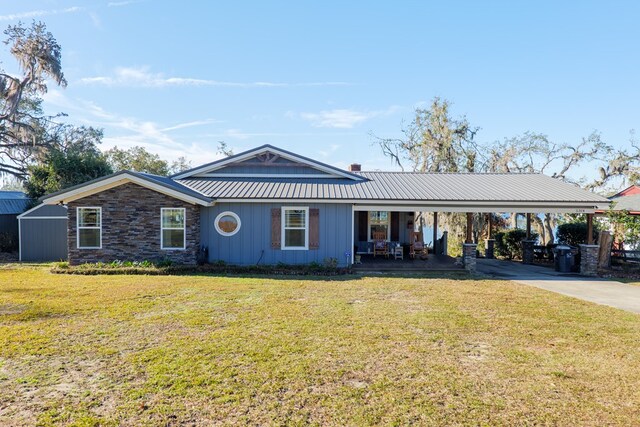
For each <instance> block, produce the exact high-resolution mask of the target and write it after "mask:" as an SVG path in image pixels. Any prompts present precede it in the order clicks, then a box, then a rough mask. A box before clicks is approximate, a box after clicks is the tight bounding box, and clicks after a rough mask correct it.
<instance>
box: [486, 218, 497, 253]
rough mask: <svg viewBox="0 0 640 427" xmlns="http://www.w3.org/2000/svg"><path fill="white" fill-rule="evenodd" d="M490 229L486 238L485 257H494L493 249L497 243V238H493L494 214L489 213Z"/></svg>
mask: <svg viewBox="0 0 640 427" xmlns="http://www.w3.org/2000/svg"><path fill="white" fill-rule="evenodd" d="M487 222H488V229H487V239H486V240H485V242H484V243H485V245H484V257H485V258H487V259H493V251H494V247H495V245H496V241H495V239H492V236H493V234H492V233H491V231H492V230H491V229H492V228H493V215H492V214H491V213H489V220H488V221H487Z"/></svg>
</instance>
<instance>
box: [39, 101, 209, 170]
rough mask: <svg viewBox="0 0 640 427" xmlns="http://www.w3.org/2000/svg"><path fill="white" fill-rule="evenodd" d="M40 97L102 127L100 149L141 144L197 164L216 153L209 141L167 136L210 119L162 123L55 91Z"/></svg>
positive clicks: (83, 121) (155, 151)
mask: <svg viewBox="0 0 640 427" xmlns="http://www.w3.org/2000/svg"><path fill="white" fill-rule="evenodd" d="M44 100H45V102H46V103H48V104H51V105H53V106H56V107H59V108H62V109H64V110H66V111H67V112H69V113H72V116H73V117H75V118H76V119H77V120H78V121H79V122H81V123H83V124H87V125H90V126H96V127H103V128H105V137H104V138H103V143H102V147H101V148H102V149H109V148H112V147H114V146H116V145H117V146H118V147H121V148H130V147H133V146H141V147H144V148H146V149H148V150H149V151H151V152H154V153H158V154H160V155H161V156H162V157H163V158H167V159H169V160H175V159H177V158H178V157H181V156H186V157H187V158H188V159H191V160H194V161H196V162H198V163H201V162H206V161H211V160H214V159H215V158H217V156H218V155H217V154H216V150H215V147H211V146H209V145H211V144H205V143H202V144H200V143H194V142H191V141H190V142H188V143H185V142H183V141H181V140H179V139H177V138H175V137H174V136H172V135H170V132H171V131H173V130H177V129H184V128H188V127H191V126H204V125H206V124H209V123H215V122H216V120H214V119H204V120H192V121H188V122H184V123H178V124H174V125H171V126H163V125H161V124H159V123H156V122H153V121H149V120H141V119H138V118H135V117H126V116H122V115H119V114H116V113H113V112H111V111H107V110H105V109H104V108H102V107H101V106H99V105H98V104H96V103H95V102H92V101H87V100H82V99H70V98H68V97H67V96H65V95H64V94H63V93H62V92H61V91H58V90H51V91H49V92H48V93H46V94H45V95H44ZM212 144H213V143H212Z"/></svg>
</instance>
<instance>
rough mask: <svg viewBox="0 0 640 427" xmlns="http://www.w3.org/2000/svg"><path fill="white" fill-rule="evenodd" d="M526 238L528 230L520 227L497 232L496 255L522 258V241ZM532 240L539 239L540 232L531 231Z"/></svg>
mask: <svg viewBox="0 0 640 427" xmlns="http://www.w3.org/2000/svg"><path fill="white" fill-rule="evenodd" d="M526 238H527V232H526V231H524V230H520V229H519V228H515V229H513V230H506V231H499V232H497V233H496V234H495V239H496V244H495V253H496V255H497V256H499V257H503V258H507V259H519V258H522V241H523V240H525V239H526ZM531 240H538V234H536V233H531Z"/></svg>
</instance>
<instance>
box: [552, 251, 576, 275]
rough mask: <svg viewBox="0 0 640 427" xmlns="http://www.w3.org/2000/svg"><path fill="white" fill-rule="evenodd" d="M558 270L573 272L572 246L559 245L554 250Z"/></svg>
mask: <svg viewBox="0 0 640 427" xmlns="http://www.w3.org/2000/svg"><path fill="white" fill-rule="evenodd" d="M553 252H554V261H555V267H556V271H559V272H560V273H571V266H572V265H573V254H572V253H571V247H569V246H566V245H558V246H556V247H555V249H554V250H553Z"/></svg>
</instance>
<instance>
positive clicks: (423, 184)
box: [178, 172, 609, 204]
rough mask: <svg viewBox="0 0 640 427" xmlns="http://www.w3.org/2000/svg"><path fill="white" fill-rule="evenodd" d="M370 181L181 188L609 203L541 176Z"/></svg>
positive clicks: (274, 194)
mask: <svg viewBox="0 0 640 427" xmlns="http://www.w3.org/2000/svg"><path fill="white" fill-rule="evenodd" d="M354 174H358V175H360V176H362V177H363V178H366V180H362V181H354V180H350V179H305V178H295V179H287V178H268V179H265V178H188V179H181V180H178V182H180V183H181V184H184V185H185V186H187V187H189V188H191V189H193V190H194V191H197V192H198V193H200V194H202V195H205V196H207V197H211V198H213V199H291V200H295V199H336V200H341V199H342V200H356V201H367V202H370V201H409V202H411V201H427V202H428V201H478V202H482V201H486V202H498V201H504V202H552V203H561V202H587V203H596V204H608V203H609V200H608V199H606V198H604V197H601V196H599V195H597V194H594V193H591V192H589V191H586V190H584V189H581V188H580V187H577V186H574V185H571V184H567V183H565V182H562V181H560V180H557V179H554V178H550V177H548V176H546V175H542V174H482V173H413V172H354Z"/></svg>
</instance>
